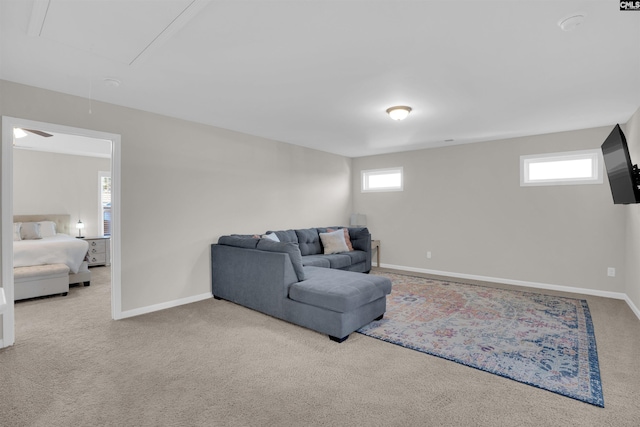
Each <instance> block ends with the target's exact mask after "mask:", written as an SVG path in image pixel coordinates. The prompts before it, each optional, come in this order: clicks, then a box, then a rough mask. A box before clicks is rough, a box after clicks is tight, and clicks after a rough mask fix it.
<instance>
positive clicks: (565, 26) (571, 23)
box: [558, 14, 584, 31]
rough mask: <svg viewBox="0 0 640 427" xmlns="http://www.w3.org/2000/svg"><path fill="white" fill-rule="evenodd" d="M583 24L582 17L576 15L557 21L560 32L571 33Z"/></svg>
mask: <svg viewBox="0 0 640 427" xmlns="http://www.w3.org/2000/svg"><path fill="white" fill-rule="evenodd" d="M583 22H584V15H581V14H577V15H572V16H569V17H567V18H564V19H561V20H560V21H558V26H559V27H560V28H561V29H562V31H573V30H575V29H576V28H577V27H578V26H579V25H580V24H582V23H583Z"/></svg>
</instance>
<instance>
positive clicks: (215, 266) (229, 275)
mask: <svg viewBox="0 0 640 427" xmlns="http://www.w3.org/2000/svg"><path fill="white" fill-rule="evenodd" d="M365 230H366V229H365ZM287 234H288V235H289V237H290V238H291V239H292V238H293V236H292V235H291V234H290V233H287V232H283V233H281V236H282V240H285V241H280V242H273V241H270V240H268V239H255V238H252V237H251V236H237V235H236V236H223V237H221V238H220V239H219V241H218V244H213V245H211V286H212V294H213V296H214V297H215V298H216V299H224V300H228V301H231V302H234V303H237V304H240V305H243V306H245V307H248V308H251V309H254V310H257V311H260V312H262V313H265V314H268V315H270V316H273V317H277V318H279V319H282V320H286V321H288V322H291V323H294V324H297V325H300V326H304V327H307V328H309V329H313V330H315V331H317V332H320V333H324V334H327V335H329V337H330V338H331V339H332V340H334V341H337V342H342V341H344V340H345V339H346V338H347V337H348V336H349V334H350V333H351V332H354V331H356V330H357V329H359V328H361V327H362V326H364V325H366V324H368V323H370V322H371V321H373V320H375V319H380V318H382V316H383V315H384V312H385V310H386V295H388V294H389V293H390V292H391V281H390V280H389V279H387V278H384V277H381V276H374V275H369V274H365V273H359V272H353V271H348V270H345V269H344V267H345V266H343V267H342V268H340V267H337V265H340V264H339V263H337V262H336V261H334V262H333V265H334V266H335V267H334V268H331V267H330V266H331V263H332V262H331V261H328V262H329V265H327V266H324V267H317V266H314V265H303V260H304V259H305V256H302V254H301V250H300V246H299V243H294V242H293V241H291V240H289V241H287V237H286V235H287ZM367 234H368V231H367ZM281 236H279V237H281ZM296 237H297V235H296ZM361 238H364V237H361ZM368 239H369V240H368V241H369V242H370V235H369V237H368ZM364 240H365V241H366V238H364ZM307 243H309V244H313V243H312V242H307ZM355 247H356V246H355V245H354V249H355ZM369 249H370V245H369ZM314 255H315V256H316V258H314V259H320V258H319V257H320V256H321V255H320V254H309V255H306V257H309V256H314ZM336 255H340V254H336ZM369 255H370V252H369ZM365 256H366V255H365ZM358 259H361V258H358ZM369 260H370V257H369ZM369 263H370V261H369ZM358 264H360V266H359V267H358V268H363V269H364V268H366V262H363V261H358ZM346 267H349V266H346ZM367 271H368V270H367Z"/></svg>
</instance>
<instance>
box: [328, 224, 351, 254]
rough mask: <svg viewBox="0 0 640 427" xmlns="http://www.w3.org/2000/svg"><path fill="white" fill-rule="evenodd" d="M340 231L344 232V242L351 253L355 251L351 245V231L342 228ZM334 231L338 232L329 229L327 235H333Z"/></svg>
mask: <svg viewBox="0 0 640 427" xmlns="http://www.w3.org/2000/svg"><path fill="white" fill-rule="evenodd" d="M340 230H342V231H344V242H345V243H346V244H347V248H349V251H352V250H353V245H352V244H351V238H350V237H349V230H348V229H346V228H340ZM332 231H336V230H334V229H333V228H327V233H331V232H332Z"/></svg>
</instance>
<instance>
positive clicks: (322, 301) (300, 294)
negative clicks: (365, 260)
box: [289, 267, 391, 313]
mask: <svg viewBox="0 0 640 427" xmlns="http://www.w3.org/2000/svg"><path fill="white" fill-rule="evenodd" d="M305 277H306V278H307V279H306V280H303V281H301V282H298V283H294V284H293V285H291V286H290V287H289V298H291V299H292V300H294V301H298V302H301V303H304V304H309V305H313V306H316V307H321V308H325V309H327V310H332V311H337V312H339V313H346V312H349V311H352V310H355V309H357V308H358V307H361V306H363V305H365V304H368V303H370V302H372V301H375V300H377V299H380V298H384V297H385V291H384V286H379V285H378V284H376V283H375V280H374V281H372V280H371V279H372V278H379V279H384V280H387V281H389V279H386V278H383V277H379V276H369V275H367V274H362V273H353V272H347V271H342V270H333V269H327V268H320V267H305ZM390 291H391V281H389V292H390Z"/></svg>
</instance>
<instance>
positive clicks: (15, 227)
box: [13, 222, 22, 242]
mask: <svg viewBox="0 0 640 427" xmlns="http://www.w3.org/2000/svg"><path fill="white" fill-rule="evenodd" d="M21 225H22V223H21V222H14V223H13V241H14V242H19V241H20V240H22V237H20V226H21Z"/></svg>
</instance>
